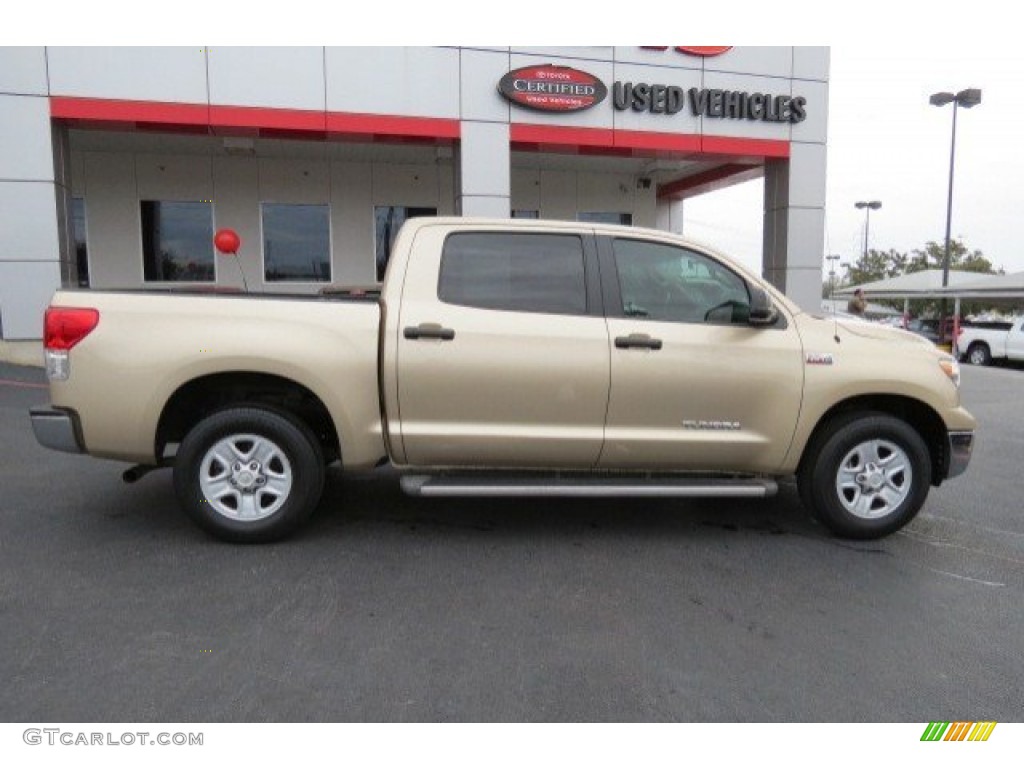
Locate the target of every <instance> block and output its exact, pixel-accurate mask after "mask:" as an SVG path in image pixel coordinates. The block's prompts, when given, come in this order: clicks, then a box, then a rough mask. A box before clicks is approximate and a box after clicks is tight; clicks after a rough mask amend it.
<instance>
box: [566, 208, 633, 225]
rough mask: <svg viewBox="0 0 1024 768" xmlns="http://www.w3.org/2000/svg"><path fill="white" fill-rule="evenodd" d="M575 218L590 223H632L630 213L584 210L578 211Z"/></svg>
mask: <svg viewBox="0 0 1024 768" xmlns="http://www.w3.org/2000/svg"><path fill="white" fill-rule="evenodd" d="M576 218H577V220H578V221H586V222H589V223H590V224H624V225H625V226H631V225H632V224H633V214H632V213H614V212H612V211H586V212H584V213H580V214H579V215H578V216H577V217H576Z"/></svg>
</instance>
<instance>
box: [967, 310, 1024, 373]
mask: <svg viewBox="0 0 1024 768" xmlns="http://www.w3.org/2000/svg"><path fill="white" fill-rule="evenodd" d="M986 325H989V324H986ZM1000 325H1001V324H1000ZM954 354H955V355H957V357H959V358H961V359H963V360H966V361H967V362H969V363H971V364H972V365H989V364H991V362H992V361H993V360H1000V359H1003V360H1024V317H1018V318H1016V319H1015V320H1013V321H1012V324H1010V325H1009V328H1004V327H997V328H991V327H988V328H986V327H979V326H968V327H966V328H964V329H963V330H962V331H961V332H960V336H959V337H957V340H956V344H955V347H954Z"/></svg>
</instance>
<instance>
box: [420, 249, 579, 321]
mask: <svg viewBox="0 0 1024 768" xmlns="http://www.w3.org/2000/svg"><path fill="white" fill-rule="evenodd" d="M437 294H438V298H439V299H440V300H441V301H444V302H447V303H449V304H461V305H463V306H468V307H481V308H483V309H502V310H510V311H514V312H547V313H552V314H560V315H582V314H586V311H587V291H586V281H585V279H584V268H583V241H582V240H581V239H580V238H579V237H578V236H577V235H547V234H519V233H504V232H464V233H457V234H453V235H451V236H449V237H448V239H447V240H446V241H445V244H444V251H443V253H442V254H441V275H440V278H439V281H438V291H437Z"/></svg>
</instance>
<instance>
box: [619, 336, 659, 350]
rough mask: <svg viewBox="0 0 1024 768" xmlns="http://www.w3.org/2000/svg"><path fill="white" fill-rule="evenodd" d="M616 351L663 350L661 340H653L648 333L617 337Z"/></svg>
mask: <svg viewBox="0 0 1024 768" xmlns="http://www.w3.org/2000/svg"><path fill="white" fill-rule="evenodd" d="M615 347H616V349H652V350H655V349H661V339H652V338H651V337H650V336H648V335H647V334H646V333H631V334H629V336H616V337H615Z"/></svg>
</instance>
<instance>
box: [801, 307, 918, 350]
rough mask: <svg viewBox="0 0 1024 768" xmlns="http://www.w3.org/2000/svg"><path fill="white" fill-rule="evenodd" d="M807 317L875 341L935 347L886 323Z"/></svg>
mask: <svg viewBox="0 0 1024 768" xmlns="http://www.w3.org/2000/svg"><path fill="white" fill-rule="evenodd" d="M807 317H808V319H810V320H812V321H814V323H815V325H819V324H822V325H819V327H823V326H825V325H828V326H831V325H835V326H836V327H838V329H839V332H840V334H843V333H849V334H852V335H854V336H860V337H861V338H864V339H874V340H875V341H890V342H893V343H896V344H910V345H924V346H925V347H928V348H930V349H937V348H936V347H935V345H934V344H932V343H931V342H930V341H928V339H926V338H924V337H923V336H918V335H917V334H916V333H911V332H910V331H905V330H903V329H902V328H892V327H890V326H887V325H879V324H877V323H871V322H868V321H867V320H857V319H851V318H844V317H840V318H835V319H834V318H832V317H831V316H823V315H807Z"/></svg>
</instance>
